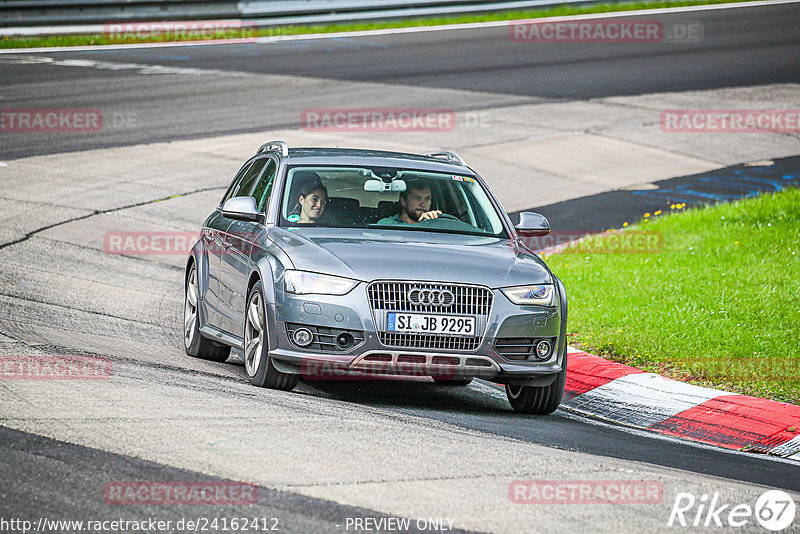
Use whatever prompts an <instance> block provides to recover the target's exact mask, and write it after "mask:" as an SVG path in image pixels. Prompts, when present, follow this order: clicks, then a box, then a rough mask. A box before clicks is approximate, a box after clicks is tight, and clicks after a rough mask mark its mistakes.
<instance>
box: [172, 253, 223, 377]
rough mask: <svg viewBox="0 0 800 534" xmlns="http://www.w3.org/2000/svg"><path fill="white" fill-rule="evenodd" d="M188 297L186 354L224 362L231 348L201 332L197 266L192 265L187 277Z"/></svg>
mask: <svg viewBox="0 0 800 534" xmlns="http://www.w3.org/2000/svg"><path fill="white" fill-rule="evenodd" d="M185 290H186V297H185V298H184V301H183V347H184V348H185V349H186V354H188V355H189V356H194V357H195V358H202V359H204V360H211V361H214V362H224V361H225V360H227V359H228V356H230V354H231V348H230V347H229V346H227V345H222V344H221V343H215V342H213V341H211V340H210V339H206V338H204V337H203V335H202V334H201V333H200V321H199V320H198V303H199V301H200V290H199V288H198V285H197V267H196V266H195V265H192V269H191V271H189V276H188V277H186V288H185Z"/></svg>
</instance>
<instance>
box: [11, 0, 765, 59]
mask: <svg viewBox="0 0 800 534" xmlns="http://www.w3.org/2000/svg"><path fill="white" fill-rule="evenodd" d="M747 1H750V0H683V1H671V0H664V1H655V2H622V3H614V4H595V5H591V6H583V7H574V6H569V5H563V6H558V7H552V8H543V9H538V10H530V11H502V12H498V13H479V14H473V15H457V16H456V15H454V16H450V17H425V18H416V19H402V20H394V21H376V22H359V23H349V24H331V25H309V26H294V25H293V26H279V27H274V28H262V29H260V30H257V31H256V30H244V29H243V30H238V31H237V30H229V31H227V32H225V31H221V32H219V33H217V34H214V35H209V36H207V37H206V38H209V39H212V38H213V39H225V38H241V37H269V36H275V35H304V34H312V33H333V32H349V31H363V30H378V29H386V28H408V27H415V26H438V25H442V24H463V23H471V22H488V21H498V20H499V21H502V20H518V19H529V18H542V17H558V16H566V15H585V14H589V13H610V12H614V11H633V10H642V9H658V8H666V7H682V6H695V5H707V4H727V3H732V2H747ZM197 39H198V37H197V35H196V34H195V35H191V34H190V35H183V36H177V38H176V36H174V35H173V36H165V35H161V36H156V37H149V38H144V39H141V38H136V37H126V38H119V37H116V36H110V35H108V34H102V33H100V34H93V35H50V36H37V37H3V38H2V39H0V48H40V47H60V46H87V45H108V44H137V43H153V42H172V41H192V40H197Z"/></svg>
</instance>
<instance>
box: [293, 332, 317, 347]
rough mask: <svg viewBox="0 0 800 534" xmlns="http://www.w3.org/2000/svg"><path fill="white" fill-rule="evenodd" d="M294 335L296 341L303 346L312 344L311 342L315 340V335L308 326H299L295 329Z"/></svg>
mask: <svg viewBox="0 0 800 534" xmlns="http://www.w3.org/2000/svg"><path fill="white" fill-rule="evenodd" d="M292 337H293V339H294V342H295V343H297V344H298V345H300V346H301V347H305V346H307V345H310V344H311V342H312V341H314V336H313V335H312V334H311V330H309V329H308V328H298V329H297V330H295V331H294V335H293V336H292Z"/></svg>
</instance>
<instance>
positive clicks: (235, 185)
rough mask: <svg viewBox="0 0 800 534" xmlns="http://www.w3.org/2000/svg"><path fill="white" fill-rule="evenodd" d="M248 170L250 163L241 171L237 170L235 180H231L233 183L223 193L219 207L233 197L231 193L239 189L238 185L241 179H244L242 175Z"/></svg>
mask: <svg viewBox="0 0 800 534" xmlns="http://www.w3.org/2000/svg"><path fill="white" fill-rule="evenodd" d="M249 168H250V163H246V164H245V165H244V166H243V167H242V168H241V169H239V172H238V173H236V178H234V179H233V182H231V185H230V186H229V187H228V190H227V191H226V192H225V196H224V197H222V202H220V203H219V204H220V206H221V205H223V204H225V203H226V202H227V201H228V199H229V198H231V197H233V192H234V191H236V190H237V189H238V188H239V184H241V183H242V179H243V178H244V175H245V173H246V172H247V169H249Z"/></svg>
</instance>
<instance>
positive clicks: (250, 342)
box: [244, 281, 300, 391]
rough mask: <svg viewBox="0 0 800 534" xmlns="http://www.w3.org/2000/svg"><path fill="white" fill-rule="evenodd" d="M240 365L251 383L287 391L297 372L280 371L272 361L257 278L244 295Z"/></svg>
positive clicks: (260, 289)
mask: <svg viewBox="0 0 800 534" xmlns="http://www.w3.org/2000/svg"><path fill="white" fill-rule="evenodd" d="M244 368H245V371H246V372H247V376H248V377H249V378H250V383H251V384H253V385H254V386H259V387H265V388H270V389H281V390H284V391H289V390H290V389H293V388H294V387H295V386H296V385H297V382H298V380H299V379H300V376H299V375H294V374H290V373H283V372H281V371H279V370H277V369H276V368H275V366H274V365H273V364H272V358H270V356H269V337H268V335H267V320H266V316H265V308H264V296H263V290H262V285H261V282H260V281H259V282H256V284H255V285H254V286H253V289H251V290H250V294H249V296H248V297H247V308H245V320H244Z"/></svg>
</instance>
